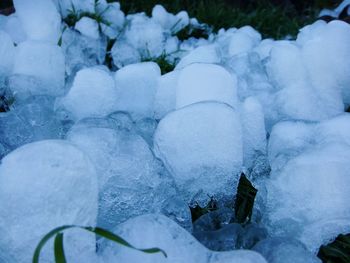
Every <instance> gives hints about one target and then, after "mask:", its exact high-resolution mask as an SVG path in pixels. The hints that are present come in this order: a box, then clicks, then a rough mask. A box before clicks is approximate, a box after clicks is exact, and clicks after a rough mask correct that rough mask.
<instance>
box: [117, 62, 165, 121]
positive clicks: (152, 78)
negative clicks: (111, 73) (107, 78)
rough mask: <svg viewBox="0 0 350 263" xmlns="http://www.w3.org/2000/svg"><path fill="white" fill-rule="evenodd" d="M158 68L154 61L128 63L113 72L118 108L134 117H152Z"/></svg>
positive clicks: (158, 75) (158, 74)
mask: <svg viewBox="0 0 350 263" xmlns="http://www.w3.org/2000/svg"><path fill="white" fill-rule="evenodd" d="M159 77H160V68H159V66H158V65H157V64H156V63H154V62H144V63H139V64H132V65H128V66H126V67H124V68H122V69H120V70H118V71H117V72H116V74H115V81H116V85H117V88H118V90H120V97H119V99H118V110H121V111H127V112H129V113H130V114H131V115H132V116H133V117H134V118H136V119H138V118H141V117H153V114H154V98H155V94H156V89H157V81H158V78H159Z"/></svg>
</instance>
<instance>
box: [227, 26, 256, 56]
mask: <svg viewBox="0 0 350 263" xmlns="http://www.w3.org/2000/svg"><path fill="white" fill-rule="evenodd" d="M256 45H257V41H256V39H254V37H252V36H251V34H249V33H248V32H244V31H243V30H242V31H240V30H238V31H237V32H235V33H234V34H233V35H232V37H231V41H230V44H229V48H228V54H229V55H230V56H234V55H237V54H240V53H245V52H249V51H250V50H252V49H253V48H254V47H255V46H256Z"/></svg>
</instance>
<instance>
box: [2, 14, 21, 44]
mask: <svg viewBox="0 0 350 263" xmlns="http://www.w3.org/2000/svg"><path fill="white" fill-rule="evenodd" d="M2 29H3V30H4V31H5V32H6V33H7V34H9V35H10V36H11V39H12V41H13V42H15V43H16V44H19V43H21V42H23V41H25V40H26V39H27V35H26V33H25V31H24V29H23V27H22V24H21V21H20V20H19V19H18V16H17V14H16V13H13V14H11V15H9V16H8V17H7V19H6V22H5V24H4V27H3V28H2Z"/></svg>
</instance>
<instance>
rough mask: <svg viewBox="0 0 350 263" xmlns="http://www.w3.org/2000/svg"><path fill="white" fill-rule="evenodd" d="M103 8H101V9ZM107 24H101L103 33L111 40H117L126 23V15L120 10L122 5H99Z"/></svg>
mask: <svg viewBox="0 0 350 263" xmlns="http://www.w3.org/2000/svg"><path fill="white" fill-rule="evenodd" d="M100 6H101V7H100ZM97 9H98V12H99V13H100V14H101V16H102V18H103V19H104V22H105V23H100V26H101V30H102V32H103V33H104V34H105V35H106V36H108V37H109V38H111V39H115V38H116V37H117V36H118V34H119V33H120V31H121V29H122V28H123V26H124V23H125V15H124V13H123V11H121V10H120V3H118V2H117V3H109V4H106V5H102V4H101V2H100V4H99V5H97Z"/></svg>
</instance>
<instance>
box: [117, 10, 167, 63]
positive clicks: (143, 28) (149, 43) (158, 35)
mask: <svg viewBox="0 0 350 263" xmlns="http://www.w3.org/2000/svg"><path fill="white" fill-rule="evenodd" d="M128 17H129V18H130V17H131V15H129V16H128ZM124 37H125V39H126V41H127V42H128V43H129V44H130V45H131V46H133V47H134V48H135V49H137V50H138V51H139V52H140V55H141V57H142V58H155V57H159V56H160V55H161V54H162V52H163V47H164V43H165V37H164V34H163V29H162V27H161V25H160V24H158V23H156V22H155V21H153V20H152V19H149V18H148V17H146V16H145V15H140V14H137V15H133V17H132V19H131V20H129V23H128V25H127V27H126V30H125V32H124Z"/></svg>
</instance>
